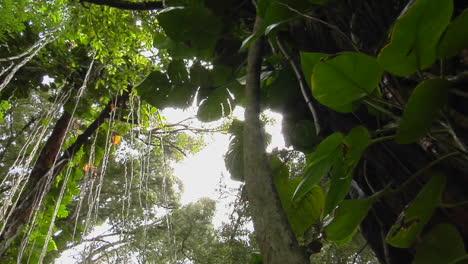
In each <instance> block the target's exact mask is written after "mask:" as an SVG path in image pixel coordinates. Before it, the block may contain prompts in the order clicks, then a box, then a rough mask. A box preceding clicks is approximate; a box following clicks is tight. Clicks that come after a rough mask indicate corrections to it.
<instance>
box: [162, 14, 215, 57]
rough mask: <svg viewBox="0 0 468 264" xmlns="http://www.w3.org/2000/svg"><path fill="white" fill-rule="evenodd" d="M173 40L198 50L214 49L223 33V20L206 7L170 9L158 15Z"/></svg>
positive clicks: (165, 30)
mask: <svg viewBox="0 0 468 264" xmlns="http://www.w3.org/2000/svg"><path fill="white" fill-rule="evenodd" d="M158 21H159V25H161V27H162V28H163V29H164V32H166V35H167V36H169V37H170V38H171V39H173V40H175V41H179V42H184V43H187V45H188V46H189V47H190V46H193V47H194V48H197V49H207V48H209V49H212V48H214V46H215V44H216V41H217V39H218V37H219V34H220V33H221V26H222V23H221V19H220V18H219V17H217V16H215V15H214V14H213V13H212V12H211V10H210V9H208V8H204V7H198V6H194V7H186V8H168V9H166V10H165V11H163V12H161V13H160V14H159V15H158Z"/></svg>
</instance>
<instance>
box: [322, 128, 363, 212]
mask: <svg viewBox="0 0 468 264" xmlns="http://www.w3.org/2000/svg"><path fill="white" fill-rule="evenodd" d="M370 143H371V137H370V134H369V131H368V130H367V129H366V128H365V127H363V126H357V127H355V128H353V129H352V130H351V132H350V133H349V134H348V136H346V137H345V139H344V144H345V147H344V148H345V150H344V152H345V159H344V161H341V162H337V163H336V164H335V165H334V167H333V171H332V177H331V181H330V188H329V190H328V193H327V198H326V202H325V209H324V215H327V214H329V213H330V212H332V211H333V209H334V208H335V207H336V206H337V205H338V204H339V203H340V202H341V201H342V200H343V199H344V198H345V197H346V195H347V194H348V192H349V188H350V187H351V181H352V179H353V172H354V168H355V167H356V166H357V164H358V163H359V161H360V159H361V156H362V154H363V153H364V150H365V149H366V148H367V146H369V144H370Z"/></svg>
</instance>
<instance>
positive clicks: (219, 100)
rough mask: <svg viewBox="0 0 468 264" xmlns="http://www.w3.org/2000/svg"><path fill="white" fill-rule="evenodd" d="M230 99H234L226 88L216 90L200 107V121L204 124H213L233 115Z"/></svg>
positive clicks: (198, 115)
mask: <svg viewBox="0 0 468 264" xmlns="http://www.w3.org/2000/svg"><path fill="white" fill-rule="evenodd" d="M230 99H232V98H231V96H230V94H229V92H228V90H227V88H226V87H220V88H216V90H215V91H213V92H211V93H210V94H209V96H208V98H207V99H205V100H204V101H202V102H201V104H200V105H199V108H198V112H197V117H198V119H199V120H200V121H202V122H212V121H216V120H218V119H220V118H221V117H223V116H227V115H229V114H231V111H232V109H231V105H230V103H229V101H230Z"/></svg>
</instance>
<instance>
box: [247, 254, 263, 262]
mask: <svg viewBox="0 0 468 264" xmlns="http://www.w3.org/2000/svg"><path fill="white" fill-rule="evenodd" d="M262 263H263V255H262V254H261V253H259V252H254V253H252V254H250V264H262Z"/></svg>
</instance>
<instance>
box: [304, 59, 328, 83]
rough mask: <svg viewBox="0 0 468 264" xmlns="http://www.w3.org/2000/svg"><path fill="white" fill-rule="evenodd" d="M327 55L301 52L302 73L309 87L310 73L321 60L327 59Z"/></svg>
mask: <svg viewBox="0 0 468 264" xmlns="http://www.w3.org/2000/svg"><path fill="white" fill-rule="evenodd" d="M327 56H328V54H326V53H318V52H301V65H302V72H303V73H304V77H305V79H306V81H307V83H308V84H309V86H310V85H311V83H312V82H311V78H312V73H313V72H314V67H315V65H316V64H317V63H318V62H319V61H320V59H321V58H324V57H327Z"/></svg>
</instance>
